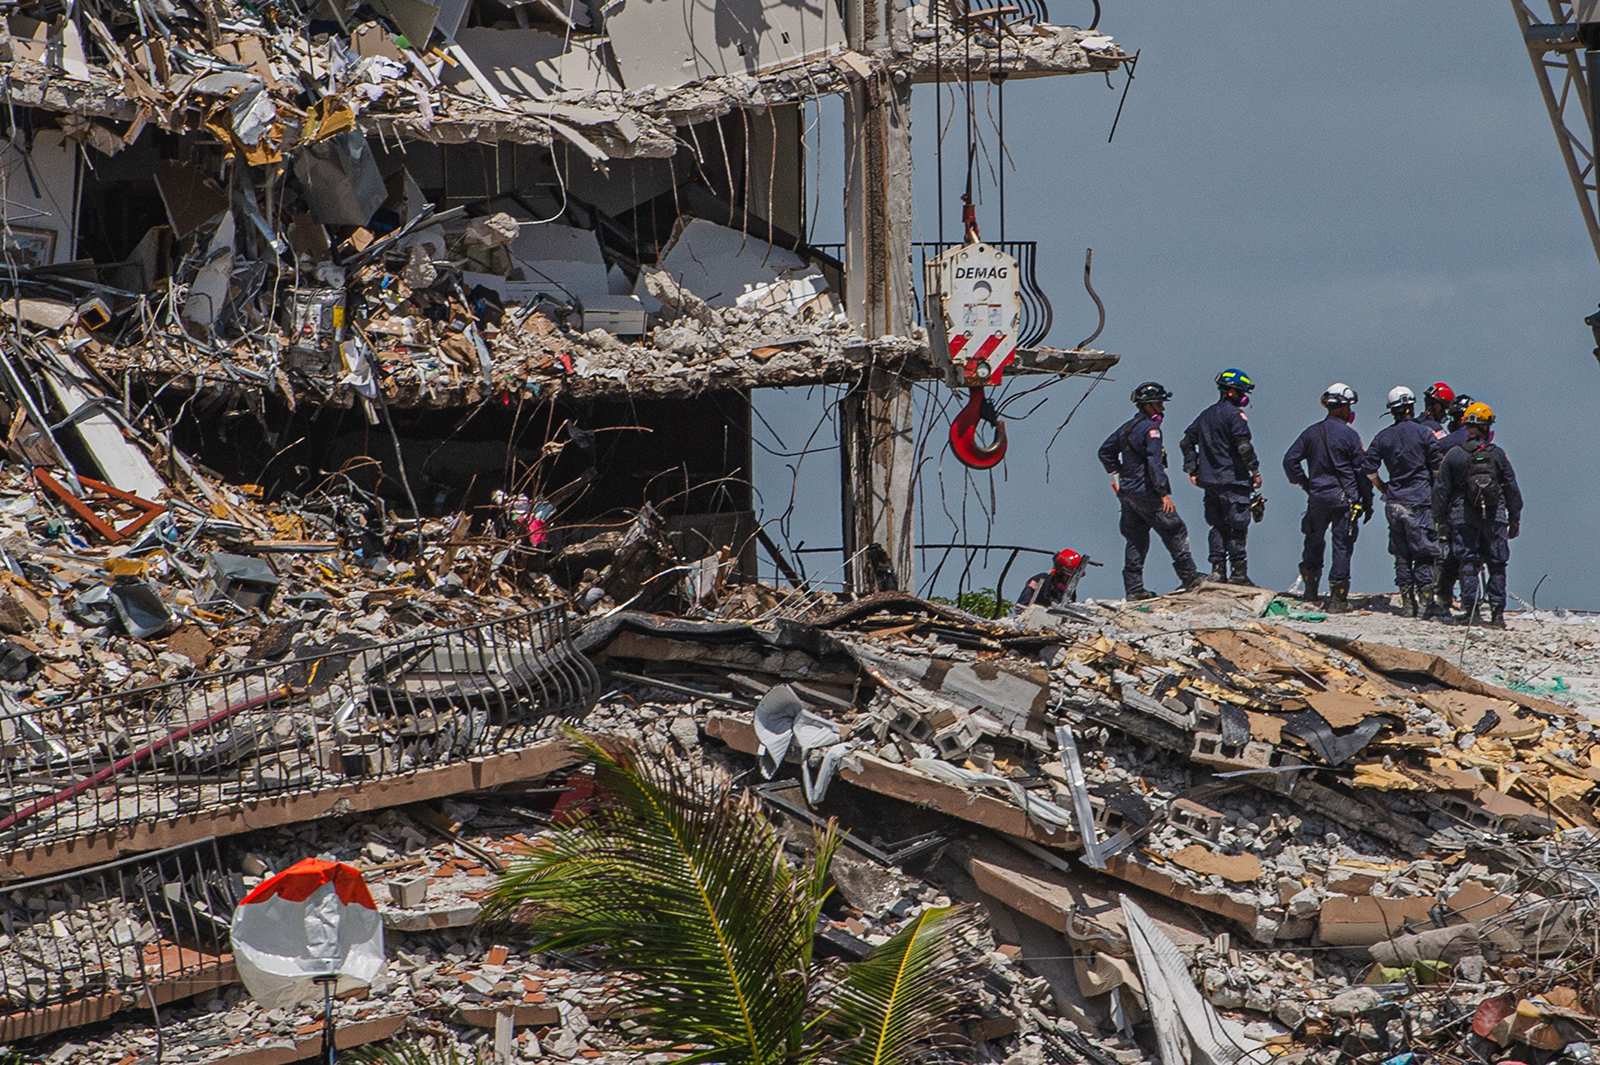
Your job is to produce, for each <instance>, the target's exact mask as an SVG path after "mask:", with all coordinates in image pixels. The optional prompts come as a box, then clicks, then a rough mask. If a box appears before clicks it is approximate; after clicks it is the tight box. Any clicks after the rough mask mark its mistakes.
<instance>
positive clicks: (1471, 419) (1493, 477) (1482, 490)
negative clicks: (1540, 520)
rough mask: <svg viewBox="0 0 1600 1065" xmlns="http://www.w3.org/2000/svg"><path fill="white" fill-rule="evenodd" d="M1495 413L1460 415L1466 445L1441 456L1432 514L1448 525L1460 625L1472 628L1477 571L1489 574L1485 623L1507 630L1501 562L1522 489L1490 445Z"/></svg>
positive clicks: (1517, 528)
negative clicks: (1457, 584)
mask: <svg viewBox="0 0 1600 1065" xmlns="http://www.w3.org/2000/svg"><path fill="white" fill-rule="evenodd" d="M1493 425H1494V411H1492V410H1490V409H1489V405H1488V404H1487V403H1473V404H1472V405H1471V406H1469V407H1468V408H1467V409H1466V411H1465V412H1464V413H1463V416H1462V426H1463V428H1465V429H1466V430H1467V432H1468V439H1467V443H1466V445H1465V446H1464V447H1458V448H1456V449H1455V450H1453V451H1451V452H1450V454H1448V455H1446V456H1445V460H1444V465H1443V466H1442V467H1441V468H1440V470H1439V476H1438V477H1437V478H1435V480H1434V485H1433V516H1434V519H1435V520H1436V521H1438V522H1439V524H1440V525H1441V526H1447V527H1448V528H1449V529H1450V533H1451V543H1452V544H1453V546H1454V548H1455V555H1456V558H1457V559H1458V560H1459V561H1460V563H1461V607H1462V609H1463V610H1464V611H1465V613H1464V614H1463V616H1462V622H1463V624H1468V625H1470V624H1472V621H1473V619H1474V618H1475V617H1476V616H1477V613H1478V604H1479V602H1480V595H1479V591H1480V590H1479V583H1478V568H1479V566H1480V565H1481V566H1484V567H1486V568H1487V569H1488V571H1489V575H1488V580H1487V582H1485V583H1487V585H1488V587H1487V588H1486V589H1484V592H1485V594H1484V596H1483V598H1487V599H1488V600H1489V624H1490V625H1491V626H1493V627H1494V628H1497V629H1503V628H1505V627H1506V619H1505V613H1506V563H1507V562H1509V561H1510V560H1511V541H1512V540H1515V539H1516V538H1517V534H1518V533H1520V532H1521V531H1522V490H1521V489H1519V488H1518V487H1517V475H1516V473H1515V472H1513V471H1512V469H1511V460H1510V459H1509V458H1507V457H1506V453H1505V451H1503V450H1502V449H1501V448H1500V447H1498V446H1496V445H1495V444H1494V443H1493V437H1494V433H1493V432H1492V431H1491V427H1492V426H1493Z"/></svg>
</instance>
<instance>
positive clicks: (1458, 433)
mask: <svg viewBox="0 0 1600 1065" xmlns="http://www.w3.org/2000/svg"><path fill="white" fill-rule="evenodd" d="M1471 405H1472V397H1471V396H1457V397H1456V398H1455V399H1453V400H1451V401H1450V408H1449V411H1448V412H1447V413H1448V428H1447V431H1446V432H1445V435H1444V436H1442V437H1440V439H1439V454H1438V462H1439V463H1441V464H1443V462H1444V460H1445V459H1446V458H1447V457H1449V455H1450V452H1451V451H1453V450H1455V449H1456V448H1458V447H1461V446H1463V445H1465V444H1466V442H1467V429H1466V426H1464V425H1462V424H1461V422H1462V418H1464V417H1465V416H1466V413H1467V408H1468V407H1469V406H1471ZM1433 475H1434V478H1435V479H1437V478H1438V476H1439V468H1438V467H1437V466H1435V467H1434V470H1433ZM1460 573H1461V562H1460V560H1458V559H1457V558H1456V554H1455V545H1454V544H1453V543H1452V542H1451V539H1450V530H1449V529H1448V528H1446V527H1445V526H1442V525H1441V526H1439V567H1438V575H1437V581H1436V583H1435V585H1434V589H1433V603H1432V604H1431V606H1430V608H1429V610H1428V611H1427V612H1426V613H1424V615H1423V616H1424V617H1427V618H1448V617H1450V606H1451V601H1452V594H1453V592H1454V591H1455V585H1456V578H1457V577H1458V576H1459V575H1460Z"/></svg>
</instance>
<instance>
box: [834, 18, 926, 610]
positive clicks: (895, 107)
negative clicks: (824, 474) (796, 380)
mask: <svg viewBox="0 0 1600 1065" xmlns="http://www.w3.org/2000/svg"><path fill="white" fill-rule="evenodd" d="M849 13H850V39H851V44H852V46H853V47H854V48H855V49H856V51H857V52H858V53H864V56H863V58H864V59H865V62H864V63H863V64H862V69H860V70H858V72H857V74H856V75H855V76H853V77H852V82H851V85H850V89H849V91H848V93H846V95H845V242H846V244H845V307H846V313H848V314H849V316H850V319H851V321H853V322H854V323H855V324H856V326H857V327H858V328H859V329H861V330H862V331H863V332H864V333H865V334H866V335H867V336H870V337H877V336H885V335H895V336H905V335H906V334H907V332H908V331H909V329H910V327H911V322H912V310H913V308H912V300H913V299H914V298H915V293H914V291H913V289H912V285H911V83H910V79H909V77H906V76H905V75H904V74H902V75H901V80H898V81H897V80H896V78H895V76H894V73H893V72H892V70H891V68H890V66H889V64H890V62H891V61H892V59H893V57H894V55H895V53H896V52H897V51H902V50H903V49H904V25H903V23H904V17H905V13H904V9H903V7H901V6H900V5H897V4H894V3H892V2H888V0H853V2H852V3H851V5H850V12H849ZM839 434H840V437H839V444H840V447H839V456H840V477H841V489H842V493H841V500H842V503H841V508H840V509H841V517H842V519H843V525H844V529H843V543H844V550H845V555H846V557H847V558H850V559H852V560H853V561H852V563H851V565H850V566H849V567H847V570H846V581H847V582H848V584H849V586H850V588H851V590H853V591H855V592H856V593H857V594H861V595H866V594H869V593H871V592H875V591H880V590H883V589H884V588H886V587H898V588H901V589H904V590H907V591H911V590H914V589H915V586H916V568H915V560H914V558H913V555H912V544H913V542H914V537H913V533H914V530H915V521H914V516H913V515H914V511H913V496H914V484H913V477H914V475H915V461H914V459H915V455H914V453H913V452H914V445H915V438H914V425H913V419H912V397H911V382H909V381H907V380H904V379H902V378H901V377H900V376H899V375H898V374H895V373H892V372H890V371H888V370H885V369H883V368H880V367H873V368H871V369H869V370H868V371H866V372H865V373H864V374H863V376H862V378H861V380H860V381H859V382H858V383H857V384H856V386H855V387H854V388H853V389H851V391H850V393H849V394H848V395H847V396H846V398H845V400H844V402H843V404H842V405H841V409H840V419H839ZM872 545H877V546H876V548H874V547H873V546H872Z"/></svg>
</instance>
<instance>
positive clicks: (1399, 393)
mask: <svg viewBox="0 0 1600 1065" xmlns="http://www.w3.org/2000/svg"><path fill="white" fill-rule="evenodd" d="M1388 407H1389V409H1390V410H1399V409H1401V408H1404V409H1406V410H1409V411H1414V410H1416V409H1417V394H1416V393H1415V392H1413V391H1411V389H1409V388H1407V387H1406V386H1405V385H1395V386H1394V387H1393V388H1391V389H1389V402H1388Z"/></svg>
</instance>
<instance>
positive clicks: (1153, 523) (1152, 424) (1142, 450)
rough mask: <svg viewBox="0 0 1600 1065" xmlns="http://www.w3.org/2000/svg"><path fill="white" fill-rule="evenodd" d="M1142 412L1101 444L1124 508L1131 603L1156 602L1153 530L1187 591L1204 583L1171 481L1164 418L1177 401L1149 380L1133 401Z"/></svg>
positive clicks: (1102, 459)
mask: <svg viewBox="0 0 1600 1065" xmlns="http://www.w3.org/2000/svg"><path fill="white" fill-rule="evenodd" d="M1131 398H1132V400H1133V403H1134V405H1135V406H1136V407H1138V408H1139V411H1138V413H1137V414H1135V415H1134V416H1133V417H1132V418H1130V419H1128V420H1127V421H1126V422H1124V423H1123V424H1122V425H1121V426H1120V427H1119V428H1118V429H1117V431H1116V432H1114V433H1112V434H1111V435H1110V436H1108V437H1106V440H1105V443H1103V444H1101V445H1100V464H1101V465H1102V466H1104V467H1105V469H1106V472H1107V473H1109V474H1110V475H1111V490H1112V491H1113V492H1115V493H1116V495H1117V499H1118V500H1119V501H1120V503H1121V506H1122V521H1121V526H1120V527H1121V530H1122V537H1123V539H1124V540H1126V541H1127V550H1126V552H1125V554H1124V556H1123V563H1122V586H1123V588H1124V589H1125V590H1126V591H1127V595H1128V598H1129V599H1130V600H1138V599H1154V598H1155V594H1154V593H1153V592H1150V591H1147V590H1146V589H1145V586H1144V560H1145V556H1146V555H1147V554H1149V553H1150V530H1151V529H1154V530H1155V531H1156V533H1157V535H1159V536H1160V537H1161V542H1162V543H1163V544H1165V545H1166V546H1167V552H1168V553H1169V554H1171V555H1172V568H1173V569H1174V570H1176V571H1177V574H1178V581H1179V583H1180V584H1181V585H1182V590H1183V591H1189V590H1190V589H1192V588H1196V587H1198V586H1199V584H1200V574H1199V573H1198V572H1197V571H1196V570H1195V567H1194V557H1193V556H1192V555H1190V554H1189V530H1188V527H1187V526H1185V525H1184V524H1183V519H1182V518H1180V517H1179V516H1178V508H1177V506H1176V505H1175V504H1174V503H1173V502H1172V486H1171V484H1170V483H1169V482H1168V481H1167V451H1166V448H1164V447H1162V445H1161V418H1162V414H1163V412H1164V411H1165V410H1166V406H1167V400H1169V399H1171V398H1172V393H1171V392H1168V391H1167V390H1166V389H1165V388H1163V387H1161V385H1159V384H1157V383H1156V382H1155V381H1146V382H1145V383H1144V384H1142V385H1140V386H1139V387H1138V388H1135V389H1134V390H1133V396H1132V397H1131Z"/></svg>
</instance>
